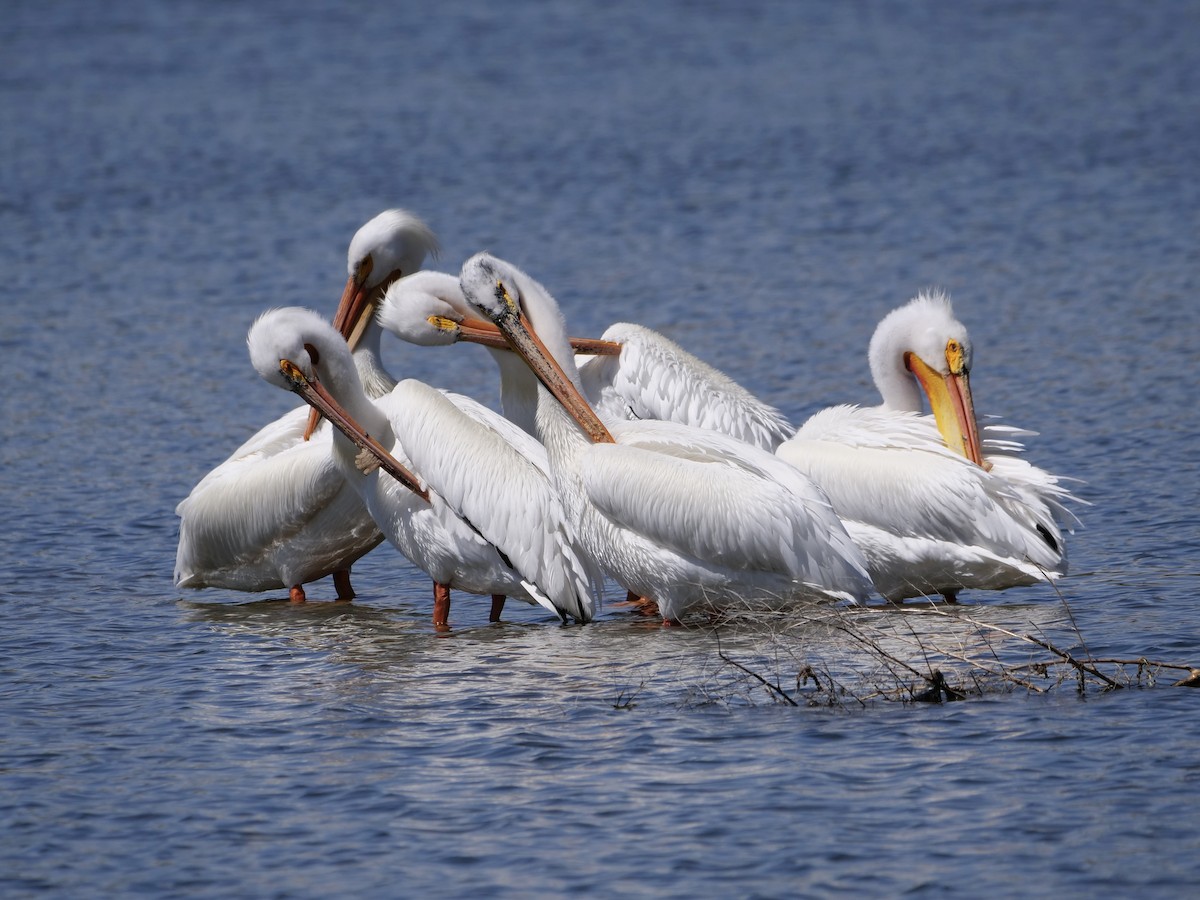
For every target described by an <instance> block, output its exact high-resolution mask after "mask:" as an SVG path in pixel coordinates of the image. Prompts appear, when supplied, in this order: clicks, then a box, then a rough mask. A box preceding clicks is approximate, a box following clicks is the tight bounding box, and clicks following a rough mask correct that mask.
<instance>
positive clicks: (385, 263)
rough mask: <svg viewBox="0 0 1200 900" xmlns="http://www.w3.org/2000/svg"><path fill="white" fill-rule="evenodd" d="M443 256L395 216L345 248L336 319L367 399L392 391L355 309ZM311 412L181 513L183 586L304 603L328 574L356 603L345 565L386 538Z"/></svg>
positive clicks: (280, 428)
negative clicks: (281, 591) (273, 593)
mask: <svg viewBox="0 0 1200 900" xmlns="http://www.w3.org/2000/svg"><path fill="white" fill-rule="evenodd" d="M436 252H437V239H436V237H435V236H434V234H433V232H432V231H430V230H429V228H428V226H426V225H425V223H423V222H422V221H421V220H420V219H418V218H417V217H415V216H413V215H412V214H411V213H408V212H405V211H404V210H399V209H393V210H387V211H385V212H383V213H381V214H379V215H378V216H376V217H375V218H373V219H371V220H370V221H369V222H367V223H366V224H365V225H363V226H362V228H360V229H359V230H358V232H357V233H356V234H355V235H354V238H353V239H352V240H351V242H350V247H349V250H348V253H347V271H348V277H347V281H346V289H345V291H344V292H343V294H342V299H341V302H340V303H339V305H338V312H337V315H336V316H335V319H336V320H337V321H338V322H339V325H341V326H342V327H344V328H345V329H346V330H345V331H344V334H345V336H346V337H347V338H348V339H349V340H350V341H351V344H352V345H353V346H354V348H355V349H354V361H355V364H356V365H357V367H358V372H359V377H360V379H361V380H362V382H363V384H364V385H365V387H366V390H367V392H368V393H369V394H371V395H372V396H380V395H382V394H385V393H387V392H388V391H390V390H391V389H392V387H393V386H394V385H395V383H396V382H395V379H393V378H392V377H391V376H390V375H389V374H388V373H387V370H386V369H384V367H383V365H382V363H381V362H380V359H379V342H380V334H381V332H380V330H379V328H378V327H377V326H375V325H374V324H373V320H372V318H371V317H370V316H366V317H362V318H359V317H357V315H351V312H352V311H357V310H360V309H361V308H363V307H364V306H366V305H367V304H368V302H369V301H370V300H371V299H372V298H374V297H375V296H376V295H377V293H378V292H379V291H381V290H382V289H383V288H385V287H386V286H387V285H388V284H389V283H390V282H391V281H394V280H395V279H396V278H398V277H400V276H401V275H404V274H407V273H409V272H413V271H416V270H417V269H419V268H420V267H421V264H422V262H423V261H424V259H425V257H426V255H432V254H435V253H436ZM309 409H310V408H309V407H308V406H307V405H303V404H302V405H301V406H299V407H298V408H296V409H294V410H292V411H291V412H289V413H287V414H286V415H284V416H282V417H280V418H279V419H276V420H275V421H274V422H272V423H270V424H269V425H267V426H265V427H264V428H262V429H261V430H260V431H259V432H258V433H257V434H255V435H254V436H253V437H251V438H250V439H249V440H248V441H246V443H244V444H243V445H242V446H241V447H239V448H238V449H237V450H236V451H234V453H233V455H232V456H230V457H229V458H228V459H227V460H226V461H225V462H223V463H221V465H219V466H217V467H216V468H215V469H213V470H212V471H211V472H209V473H208V474H207V475H206V476H205V477H204V478H203V479H202V480H201V481H200V482H199V483H198V484H197V485H196V486H195V487H194V488H193V489H192V491H191V493H190V494H189V495H188V496H187V498H186V499H184V500H183V501H182V502H181V503H180V504H179V505H178V506H177V507H176V509H175V513H176V515H178V516H179V518H180V523H179V548H178V550H177V553H176V557H175V584H176V585H177V586H179V587H186V588H204V587H216V588H227V589H231V590H238V591H269V590H274V589H277V588H289V594H290V597H291V599H292V601H293V602H303V601H304V599H305V592H304V585H305V584H307V583H309V582H312V581H316V580H318V579H320V578H323V577H325V576H326V575H331V574H332V575H333V579H334V585H335V587H336V590H337V596H338V599H341V600H349V599H350V598H352V597H353V596H354V590H353V588H352V587H351V584H350V566H351V564H352V563H353V562H354V561H355V560H356V559H358V558H359V557H361V556H362V555H363V554H364V553H366V552H367V551H369V550H371V549H372V548H373V547H375V546H377V545H378V544H379V543H380V542H381V541H382V540H383V535H382V533H381V532H380V531H379V528H378V527H376V525H375V522H374V520H373V519H372V518H371V516H370V514H369V513H368V512H367V510H366V507H364V506H363V503H362V501H361V499H360V498H359V495H358V493H357V492H356V491H353V490H351V489H350V488H349V487H348V486H347V485H346V483H345V479H344V478H343V476H342V473H341V472H340V471H339V470H338V468H337V466H336V465H335V464H334V462H333V459H332V455H331V434H330V429H329V428H328V427H322V428H320V429H319V430H317V431H316V432H315V433H314V434H313V436H312V439H311V440H306V439H305V435H306V422H309ZM311 424H315V421H313V422H310V425H311Z"/></svg>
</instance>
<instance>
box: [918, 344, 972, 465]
mask: <svg viewBox="0 0 1200 900" xmlns="http://www.w3.org/2000/svg"><path fill="white" fill-rule="evenodd" d="M905 364H906V365H907V366H908V369H909V371H910V372H912V373H913V374H914V375H915V376H916V377H917V381H919V382H920V383H921V388H922V389H923V390H924V391H925V396H926V397H928V398H929V408H930V410H931V411H932V412H933V418H934V421H936V422H937V427H938V431H940V432H941V434H942V439H943V440H944V441H945V442H946V446H947V447H949V448H950V449H951V450H953V451H954V452H955V453H961V454H962V455H963V456H965V457H966V458H967V459H969V460H971V462H973V463H975V464H976V465H977V466H982V467H983V468H985V469H987V468H990V466H988V465H987V464H986V463H985V462H984V461H983V447H982V443H981V442H980V439H979V424H978V422H977V421H976V419H975V403H974V401H973V400H972V399H971V382H970V378H969V377H968V373H967V372H966V371H963V372H959V373H954V372H950V373H949V374H946V375H942V374H941V373H940V372H938V371H936V370H935V369H933V368H932V367H930V366H929V365H927V364H926V363H925V361H924V360H922V359H921V358H920V357H919V356H917V355H916V354H914V353H909V354H907V355H906V357H905Z"/></svg>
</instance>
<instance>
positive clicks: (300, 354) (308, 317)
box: [246, 307, 336, 391]
mask: <svg viewBox="0 0 1200 900" xmlns="http://www.w3.org/2000/svg"><path fill="white" fill-rule="evenodd" d="M326 333H330V334H333V335H334V336H336V333H334V332H333V331H332V329H331V328H330V326H329V323H328V322H326V321H325V320H324V319H323V318H321V317H320V316H319V315H317V314H316V313H315V312H313V311H312V310H311V309H301V308H300V307H289V308H287V309H271V310H268V311H267V312H265V313H263V314H262V315H261V316H259V317H258V319H256V320H255V322H254V324H253V325H252V326H251V327H250V332H249V334H247V335H246V345H247V347H249V349H250V362H251V364H252V365H253V366H254V369H255V371H256V372H258V374H259V375H260V376H261V377H262V378H263V380H264V381H266V382H267V383H268V384H273V385H275V387H279V388H283V389H284V390H287V391H291V390H295V379H296V373H299V375H301V376H303V377H304V378H305V379H307V380H309V381H315V380H317V364H318V363H319V362H320V361H321V353H320V352H319V351H318V349H317V343H319V342H320V341H321V338H320V337H319V336H320V335H324V334H326ZM285 362H286V363H288V365H287V366H284V365H283V363H285Z"/></svg>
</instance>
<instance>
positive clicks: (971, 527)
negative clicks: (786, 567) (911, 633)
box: [777, 293, 1075, 601]
mask: <svg viewBox="0 0 1200 900" xmlns="http://www.w3.org/2000/svg"><path fill="white" fill-rule="evenodd" d="M971 357H972V349H971V341H970V337H969V336H968V334H967V329H966V328H965V327H964V326H963V325H962V323H960V322H959V321H958V320H957V319H955V318H954V314H953V310H952V309H951V305H950V301H949V300H948V299H947V298H946V297H945V296H944V295H943V294H940V293H922V294H920V295H919V296H917V297H916V298H914V299H913V300H912V301H910V302H909V303H908V304H906V305H904V306H902V307H900V308H898V309H896V310H893V311H892V312H891V313H890V314H888V315H887V316H886V317H884V319H883V320H882V321H881V322H880V323H879V326H878V327H877V328H876V330H875V334H874V336H873V337H872V338H871V344H870V350H869V358H870V366H871V373H872V375H873V377H874V380H875V384H876V386H877V387H878V389H879V392H880V394H881V396H882V398H883V404H882V405H881V406H879V407H873V408H863V407H856V406H834V407H830V408H828V409H824V410H821V411H819V412H817V413H816V414H814V415H813V416H812V417H811V418H810V419H809V420H808V421H807V422H805V423H804V424H803V425H801V427H800V429H799V431H798V432H797V433H796V436H795V437H794V438H792V439H791V440H789V441H786V442H785V443H783V444H781V445H780V447H779V449H778V450H777V453H778V455H779V456H780V457H781V458H783V459H786V460H787V461H788V462H790V463H792V464H793V465H795V466H796V467H798V468H799V469H800V470H801V471H802V472H804V473H805V474H806V475H808V476H809V477H810V478H812V479H813V481H815V482H816V483H817V484H819V485H820V486H821V487H822V488H823V489H824V490H825V492H826V493H827V494H828V495H829V498H830V500H831V501H832V502H833V506H834V509H835V510H837V512H838V515H839V516H840V517H841V518H842V521H843V522H844V523H845V525H846V530H847V531H849V533H850V535H851V537H853V538H854V539H855V541H856V542H857V543H858V545H859V547H861V548H862V551H863V554H864V556H866V559H867V564H868V568H869V569H870V572H871V576H872V578H873V580H874V582H875V587H876V589H877V590H878V591H879V592H880V593H881V594H882V595H883V596H884V597H886V598H888V599H889V600H893V601H899V600H903V599H905V598H907V597H916V596H921V595H925V594H942V595H944V596H945V597H946V598H947V599H948V600H950V601H953V600H954V599H955V598H956V595H957V593H958V591H960V590H962V589H963V588H978V589H983V590H999V589H1002V588H1007V587H1012V586H1015V585H1029V584H1034V583H1036V582H1038V581H1045V580H1053V579H1056V578H1058V577H1059V576H1060V575H1062V574H1064V573H1065V572H1066V569H1067V553H1066V546H1065V544H1064V542H1063V536H1062V525H1061V524H1060V522H1063V521H1065V522H1068V523H1071V522H1074V521H1075V517H1074V516H1073V515H1072V514H1071V513H1070V512H1069V511H1068V510H1066V508H1065V507H1064V506H1063V502H1064V501H1068V500H1073V499H1075V498H1073V497H1072V496H1071V495H1070V493H1069V492H1068V491H1067V490H1066V489H1065V488H1064V487H1063V486H1062V485H1061V484H1060V483H1059V479H1058V478H1056V477H1055V476H1053V475H1051V474H1050V473H1048V472H1046V471H1044V470H1042V469H1039V468H1037V467H1035V466H1032V465H1030V464H1029V463H1028V462H1027V461H1025V460H1024V459H1022V458H1021V457H1020V452H1021V450H1022V447H1021V445H1020V444H1019V443H1016V442H1015V441H1014V440H1013V439H1014V437H1018V436H1023V435H1027V434H1030V433H1031V432H1026V431H1021V430H1019V429H1015V428H1009V427H1005V426H1002V425H995V424H993V425H987V426H986V427H984V428H983V429H982V431H981V430H980V429H979V427H978V424H977V422H976V417H975V411H974V400H973V399H972V395H971V389H970V381H969V372H970V369H971ZM922 392H924V393H925V395H926V396H927V397H928V400H929V405H930V409H931V410H932V416H928V415H922V414H921V412H922V401H921V396H922Z"/></svg>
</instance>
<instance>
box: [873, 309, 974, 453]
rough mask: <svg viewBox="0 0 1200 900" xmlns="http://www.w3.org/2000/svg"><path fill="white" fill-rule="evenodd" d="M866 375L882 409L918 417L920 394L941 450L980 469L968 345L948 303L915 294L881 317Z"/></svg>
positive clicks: (969, 342)
mask: <svg viewBox="0 0 1200 900" xmlns="http://www.w3.org/2000/svg"><path fill="white" fill-rule="evenodd" d="M869 355H870V363H871V374H872V376H873V377H874V379H875V384H876V386H877V387H878V388H879V393H880V394H881V395H882V396H883V405H884V407H886V408H888V409H897V410H908V411H913V412H919V411H920V409H921V399H920V393H919V392H918V388H919V390H920V391H923V392H924V394H925V396H926V397H927V398H928V401H929V408H930V411H931V412H932V413H933V417H934V419H935V420H936V422H937V426H938V430H939V431H940V432H941V434H942V438H943V439H944V440H945V441H946V446H948V447H949V448H950V449H951V450H954V451H955V452H957V453H961V454H962V455H963V456H965V457H967V458H968V459H970V460H971V461H973V462H975V463H976V464H978V465H984V462H983V452H982V448H981V445H980V439H979V425H978V423H977V422H976V419H975V406H974V401H973V400H972V397H971V384H970V371H971V339H970V336H969V335H968V334H967V329H966V326H964V325H963V324H962V323H961V322H959V321H958V320H957V319H956V318H954V312H953V310H952V309H951V307H950V298H949V297H947V296H946V295H945V294H944V293H942V292H940V291H928V292H924V291H923V292H921V293H920V294H918V295H917V296H916V297H915V298H913V299H912V300H910V301H909V302H908V303H906V304H905V305H904V306H901V307H900V308H899V309H895V310H893V311H892V312H890V313H888V315H886V316H884V318H883V320H882V321H881V322H880V323H879V326H878V327H877V328H876V329H875V334H874V335H873V336H872V338H871V346H870V351H869Z"/></svg>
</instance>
